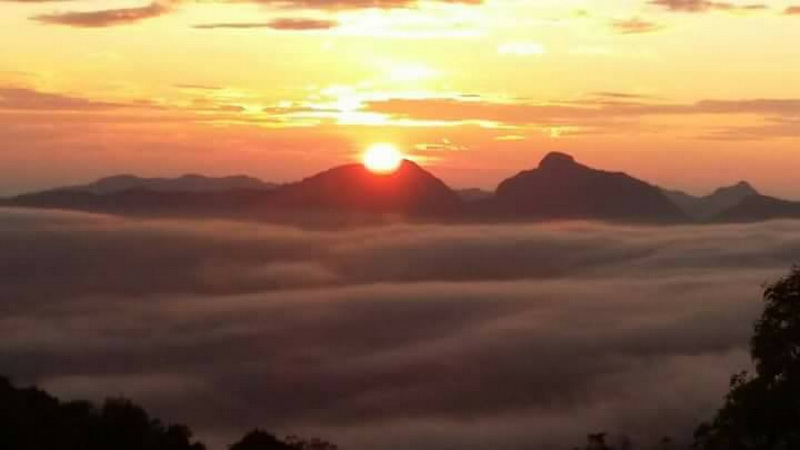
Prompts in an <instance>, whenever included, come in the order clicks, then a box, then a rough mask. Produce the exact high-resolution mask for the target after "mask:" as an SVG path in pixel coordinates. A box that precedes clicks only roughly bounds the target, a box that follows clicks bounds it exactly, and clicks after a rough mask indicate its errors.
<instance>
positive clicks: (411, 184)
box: [272, 160, 462, 215]
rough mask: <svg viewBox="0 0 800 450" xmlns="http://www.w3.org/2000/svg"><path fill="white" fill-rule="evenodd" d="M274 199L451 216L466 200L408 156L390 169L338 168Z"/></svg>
mask: <svg viewBox="0 0 800 450" xmlns="http://www.w3.org/2000/svg"><path fill="white" fill-rule="evenodd" d="M272 204H274V205H276V206H280V207H284V208H298V209H301V208H302V209H309V208H310V209H316V210H326V211H332V212H337V211H339V212H372V213H387V212H391V213H406V214H424V215H452V214H454V213H457V212H458V211H459V210H460V208H461V204H462V203H461V199H460V198H459V196H458V194H456V193H455V192H454V191H453V190H451V189H450V188H449V187H448V186H447V185H446V184H445V183H444V182H442V181H441V180H440V179H438V178H436V177H435V176H434V175H433V174H431V173H430V172H428V171H426V170H425V169H423V168H422V167H420V166H419V165H417V164H416V163H414V162H412V161H408V160H404V161H403V163H402V164H401V165H400V167H399V168H398V169H397V170H396V171H395V172H392V173H389V174H376V173H373V172H370V171H369V170H367V168H365V167H364V166H363V165H362V164H348V165H344V166H339V167H335V168H333V169H330V170H327V171H324V172H321V173H319V174H317V175H314V176H312V177H310V178H306V179H304V180H302V181H299V182H297V183H294V184H289V185H286V186H284V187H283V188H281V189H279V190H278V191H277V192H276V195H275V197H274V199H273V201H272Z"/></svg>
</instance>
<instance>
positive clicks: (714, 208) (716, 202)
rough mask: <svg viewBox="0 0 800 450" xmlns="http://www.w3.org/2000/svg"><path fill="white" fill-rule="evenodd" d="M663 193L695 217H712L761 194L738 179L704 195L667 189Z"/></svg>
mask: <svg viewBox="0 0 800 450" xmlns="http://www.w3.org/2000/svg"><path fill="white" fill-rule="evenodd" d="M664 194H665V195H666V196H667V197H668V198H669V199H670V200H672V201H673V202H674V203H675V204H676V205H678V207H679V208H681V209H682V210H683V212H685V213H686V214H687V215H688V216H690V217H693V218H695V219H708V218H711V217H714V216H716V215H717V214H719V213H721V212H722V211H725V210H727V209H729V208H731V207H733V206H736V205H737V204H739V203H741V201H742V200H744V199H746V198H748V197H753V196H759V195H761V194H760V193H759V192H758V191H757V190H756V189H755V188H753V186H751V185H750V183H748V182H746V181H740V182H739V183H737V184H735V185H733V186H727V187H721V188H719V189H717V190H716V191H714V192H713V193H712V194H710V195H707V196H705V197H695V196H693V195H689V194H687V193H685V192H682V191H669V190H664Z"/></svg>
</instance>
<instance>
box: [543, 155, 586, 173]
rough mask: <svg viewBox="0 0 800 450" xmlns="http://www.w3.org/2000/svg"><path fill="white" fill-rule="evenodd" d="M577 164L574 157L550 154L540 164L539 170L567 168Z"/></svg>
mask: <svg viewBox="0 0 800 450" xmlns="http://www.w3.org/2000/svg"><path fill="white" fill-rule="evenodd" d="M575 164H577V163H576V162H575V158H574V157H573V156H572V155H568V154H566V153H561V152H550V153H548V154H547V155H546V156H545V157H544V158H542V161H541V162H540V163H539V168H541V169H546V168H553V167H567V166H574V165H575Z"/></svg>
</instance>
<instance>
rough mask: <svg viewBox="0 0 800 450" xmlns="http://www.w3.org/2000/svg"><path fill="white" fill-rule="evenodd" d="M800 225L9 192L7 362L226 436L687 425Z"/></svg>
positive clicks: (2, 216) (356, 441)
mask: <svg viewBox="0 0 800 450" xmlns="http://www.w3.org/2000/svg"><path fill="white" fill-rule="evenodd" d="M798 254H800V232H798V231H797V224H796V223H791V222H773V223H765V224H758V225H735V226H706V227H664V228H638V227H620V226H610V225H601V224H590V223H570V224H548V225H544V224H540V225H504V226H434V225H407V224H397V225H392V226H388V227H384V228H362V229H349V230H338V231H309V230H301V229H295V228H284V227H277V226H271V225H264V224H244V223H230V222H213V221H208V222H193V221H157V220H147V221H144V220H131V219H123V218H114V217H108V216H101V215H89V214H76V213H66V212H45V211H28V210H13V209H8V210H3V211H0V255H2V256H0V283H2V284H3V286H4V289H3V291H4V299H3V302H2V304H0V308H2V311H3V314H2V316H0V317H2V318H0V367H3V368H4V370H7V371H9V372H10V373H9V375H11V376H12V377H13V378H14V379H15V380H18V381H20V382H24V383H34V382H35V383H39V384H41V385H42V386H44V387H46V388H48V389H51V390H53V391H54V392H55V393H57V394H61V395H63V396H66V397H90V398H101V397H103V396H106V395H117V394H125V395H128V396H130V397H132V398H133V399H134V400H136V401H137V402H141V403H142V404H144V405H145V406H147V407H149V408H152V409H153V410H154V412H155V413H157V414H158V415H161V416H164V417H165V418H166V419H168V420H180V421H184V422H187V423H188V424H189V425H191V426H192V427H193V428H194V429H195V430H197V431H198V432H199V434H200V436H199V437H201V438H203V439H206V440H208V441H209V442H210V443H212V444H214V445H217V446H218V448H223V447H222V446H221V445H222V444H224V443H229V442H230V441H231V440H232V439H233V438H234V437H236V436H238V435H241V433H242V432H244V431H245V429H247V428H250V427H254V426H262V427H266V428H269V429H273V430H275V431H276V432H279V433H293V432H294V433H300V434H303V435H320V436H322V437H325V438H327V439H330V440H333V441H336V442H337V443H339V444H341V445H342V446H343V447H344V448H348V449H354V450H360V449H370V448H387V449H396V450H405V449H409V450H410V449H412V448H420V446H424V447H425V448H437V449H472V448H474V449H478V448H497V449H516V448H534V449H539V448H549V447H548V446H550V445H557V446H559V447H563V448H569V447H570V446H571V445H576V444H578V443H579V442H580V441H581V440H582V439H583V436H584V434H585V433H586V432H590V431H595V430H607V431H609V432H612V433H621V432H624V433H628V434H630V435H632V436H633V437H634V438H639V439H640V440H642V439H644V441H643V442H648V441H647V439H650V440H657V439H658V438H660V437H661V436H662V435H664V434H672V435H675V436H677V437H681V438H686V437H687V436H688V433H690V432H691V429H692V427H693V426H694V425H695V424H696V423H697V422H698V421H699V420H702V419H704V418H706V417H708V416H709V415H710V414H711V412H712V411H713V410H714V409H715V408H716V407H717V406H718V405H719V404H720V401H721V396H722V395H723V393H724V391H725V389H726V387H727V381H728V377H729V375H730V374H731V373H733V372H735V371H738V370H740V369H743V368H747V367H748V360H747V354H746V344H747V340H748V337H749V335H750V332H751V323H752V321H753V319H754V318H755V317H756V315H757V314H758V311H759V309H760V304H759V302H758V298H759V294H760V286H761V284H762V283H763V282H765V281H768V280H771V279H775V278H776V277H778V276H780V275H781V274H783V273H784V272H785V270H786V269H787V267H788V266H789V265H790V264H791V263H792V262H793V261H792V257H793V256H796V255H798Z"/></svg>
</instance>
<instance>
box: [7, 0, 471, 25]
mask: <svg viewBox="0 0 800 450" xmlns="http://www.w3.org/2000/svg"><path fill="white" fill-rule="evenodd" d="M5 1H16V2H26V3H42V2H44V1H51V0H5ZM58 1H71V0H58ZM428 1H430V2H431V3H442V4H462V5H480V4H482V3H483V0H428ZM214 2H215V3H221V4H242V3H251V4H257V5H263V6H267V7H271V8H274V9H293V10H309V11H312V10H315V11H326V12H334V11H343V10H344V11H347V10H361V9H410V8H417V7H419V6H420V5H422V4H424V3H425V2H421V1H420V0H333V1H331V0H215V1H214ZM188 3H193V1H192V0H156V1H153V2H152V3H149V4H146V5H143V6H138V7H131V8H112V9H102V10H95V11H67V12H57V13H50V14H41V15H37V16H33V17H32V19H33V20H36V21H38V22H41V23H45V24H52V25H65V26H71V27H76V28H106V27H114V26H120V25H130V24H135V23H138V22H142V21H145V20H149V19H154V18H157V17H161V16H164V15H167V14H169V13H172V12H173V11H174V10H175V7H176V6H178V5H181V4H188ZM335 26H336V22H334V21H331V20H314V19H294V18H290V19H275V20H273V21H270V22H266V23H264V22H242V23H219V24H207V25H206V24H201V25H198V26H195V28H201V29H212V28H239V29H253V28H272V29H276V30H294V31H306V30H310V29H317V30H318V29H329V28H334V27H335Z"/></svg>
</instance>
